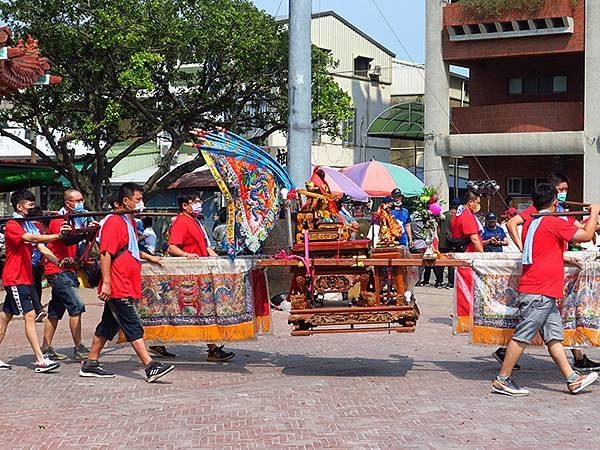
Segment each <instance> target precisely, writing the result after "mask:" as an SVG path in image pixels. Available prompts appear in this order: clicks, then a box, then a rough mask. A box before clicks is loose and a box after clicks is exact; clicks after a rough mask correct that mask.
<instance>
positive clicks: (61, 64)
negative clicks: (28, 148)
mask: <svg viewBox="0 0 600 450" xmlns="http://www.w3.org/2000/svg"><path fill="white" fill-rule="evenodd" d="M0 18H1V19H2V20H3V21H4V22H5V23H6V25H8V26H10V27H11V28H12V29H13V32H14V34H15V36H16V37H22V36H26V35H31V36H34V37H35V38H36V39H38V40H39V45H40V49H41V51H42V53H43V54H44V55H45V56H48V57H49V58H50V60H51V64H52V71H53V73H56V74H59V75H61V76H63V78H64V80H63V82H62V83H61V84H60V85H56V86H49V87H44V88H35V89H28V90H25V91H23V92H20V93H18V94H16V95H14V96H12V97H11V98H10V99H9V100H10V102H11V104H12V105H13V107H12V109H10V110H7V109H0V121H3V122H6V121H13V122H17V123H20V124H23V125H24V126H25V127H26V128H29V129H33V130H36V131H37V132H38V134H39V135H40V136H43V137H45V138H46V139H47V140H48V142H49V143H50V145H51V147H52V149H53V150H54V152H55V153H56V159H57V160H58V161H60V162H61V163H62V166H61V168H60V171H61V173H62V174H63V175H65V176H66V177H67V178H68V179H69V180H70V181H71V182H72V183H73V185H74V186H75V187H77V188H79V189H81V190H83V191H84V192H86V193H87V194H88V195H90V196H91V195H94V196H96V200H97V199H98V197H99V196H100V193H101V191H102V189H103V187H105V186H106V185H107V184H108V180H109V178H110V176H111V173H112V170H113V167H114V165H115V164H116V163H117V162H118V161H119V160H121V159H122V158H123V157H125V156H126V155H127V154H128V153H130V152H132V151H133V150H134V149H135V148H137V147H138V146H139V145H141V144H143V143H144V142H150V141H153V140H154V139H155V137H156V135H157V133H161V132H165V133H167V134H168V136H170V138H171V140H172V146H171V150H170V151H169V152H168V153H167V155H166V156H165V157H164V158H163V159H162V160H161V161H160V163H159V166H158V170H157V172H156V173H155V175H154V176H153V177H151V178H150V180H149V181H148V183H147V185H146V190H147V191H149V192H150V193H152V192H155V191H157V190H160V189H162V188H163V187H164V186H165V185H166V184H168V183H169V182H170V177H173V176H176V175H178V174H177V173H173V172H172V173H170V174H169V175H168V176H164V175H166V174H167V173H169V171H170V163H171V161H172V159H173V157H174V155H175V153H176V150H177V149H178V148H179V147H180V146H181V145H182V144H183V143H184V142H185V141H187V140H188V138H189V131H190V130H191V129H192V128H205V129H213V128H215V127H217V126H222V127H225V128H228V129H231V130H233V131H236V132H241V133H243V132H245V131H252V132H253V134H256V136H257V139H258V140H259V141H260V140H261V139H264V137H265V136H267V135H268V134H270V133H272V132H274V131H278V130H285V129H286V128H287V110H288V104H287V64H288V55H287V48H288V36H287V32H286V30H285V27H283V26H282V25H281V24H279V23H278V22H276V21H275V19H274V18H273V17H271V16H269V15H267V14H265V13H264V12H262V11H260V10H258V9H257V8H256V7H255V6H254V5H253V4H252V2H251V1H250V0H203V1H195V0H111V1H110V2H106V1H103V0H6V1H3V2H0ZM315 51H320V50H318V49H315ZM318 56H319V57H318V58H317V57H316V58H314V59H315V61H314V62H315V64H314V65H313V71H314V86H313V94H314V95H315V98H314V106H315V119H321V120H322V122H320V123H321V124H322V129H323V130H324V132H325V133H328V134H331V135H335V134H337V133H338V132H339V124H340V123H341V121H343V120H345V119H347V118H348V117H349V116H350V114H351V107H350V98H349V97H348V95H347V94H345V93H344V92H343V91H342V90H341V89H340V88H339V86H338V85H337V84H336V83H335V82H334V80H333V78H332V77H331V76H330V75H329V74H328V72H327V71H328V69H329V68H331V67H333V66H334V65H335V64H334V61H332V59H331V57H330V56H329V55H325V56H326V57H325V56H324V55H322V54H321V55H318ZM317 85H318V88H317ZM55 131H57V132H58V133H55ZM0 133H3V131H0ZM58 136H60V138H59V137H58ZM9 137H10V136H9ZM124 141H127V142H133V144H132V145H130V146H129V147H128V148H127V149H126V150H124V151H123V152H122V153H121V154H120V155H118V156H117V157H116V158H114V159H110V160H109V158H108V156H107V155H108V153H109V150H110V149H111V148H112V147H113V146H114V145H115V144H117V143H121V142H124ZM75 143H81V144H83V145H85V146H86V147H87V148H89V149H90V152H91V153H90V155H89V156H88V157H86V158H85V159H84V161H83V162H84V164H83V169H82V170H81V171H78V170H76V169H75V167H74V164H73V159H74V150H73V146H74V144H75ZM38 155H39V156H40V157H41V158H43V154H41V153H38ZM46 162H50V161H46ZM201 162H202V161H201V160H199V159H198V160H195V161H194V163H193V164H195V167H197V166H198V165H200V164H201ZM195 167H194V166H192V165H189V166H186V167H185V168H187V169H188V170H193V169H194V168H195ZM163 176H164V177H163ZM159 180H160V182H159Z"/></svg>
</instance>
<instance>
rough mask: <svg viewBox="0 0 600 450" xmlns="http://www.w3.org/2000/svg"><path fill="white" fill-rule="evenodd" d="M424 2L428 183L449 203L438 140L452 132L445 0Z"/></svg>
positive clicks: (425, 162) (445, 166) (444, 160)
mask: <svg viewBox="0 0 600 450" xmlns="http://www.w3.org/2000/svg"><path fill="white" fill-rule="evenodd" d="M425 4H426V11H425V14H426V15H425V23H426V27H425V28H426V33H425V42H426V55H425V56H426V57H425V152H424V155H423V166H424V171H425V184H427V185H431V186H436V187H438V188H439V191H440V198H441V199H442V200H444V201H445V202H446V204H448V201H449V192H448V158H441V157H440V156H438V154H437V145H438V142H440V140H441V138H442V136H447V135H448V134H449V133H450V121H449V118H448V115H449V113H450V97H449V90H450V76H449V69H448V64H446V63H445V62H444V60H443V58H442V27H443V15H442V13H443V2H441V1H440V0H427V1H426V2H425Z"/></svg>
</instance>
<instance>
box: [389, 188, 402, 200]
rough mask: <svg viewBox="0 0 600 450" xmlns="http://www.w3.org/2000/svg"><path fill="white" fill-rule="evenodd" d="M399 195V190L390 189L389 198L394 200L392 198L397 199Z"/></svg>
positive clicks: (400, 193) (400, 192)
mask: <svg viewBox="0 0 600 450" xmlns="http://www.w3.org/2000/svg"><path fill="white" fill-rule="evenodd" d="M399 195H402V191H401V190H400V189H398V188H394V189H392V192H391V194H390V197H392V198H394V197H398V196H399Z"/></svg>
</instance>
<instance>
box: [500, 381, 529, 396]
mask: <svg viewBox="0 0 600 450" xmlns="http://www.w3.org/2000/svg"><path fill="white" fill-rule="evenodd" d="M492 391H494V392H497V393H498V394H503V395H509V396H511V397H526V396H527V395H529V391H528V390H527V389H523V388H522V387H520V386H519V385H518V384H517V383H516V382H515V381H514V380H513V379H512V377H508V380H506V381H500V380H498V378H496V379H495V380H494V381H492Z"/></svg>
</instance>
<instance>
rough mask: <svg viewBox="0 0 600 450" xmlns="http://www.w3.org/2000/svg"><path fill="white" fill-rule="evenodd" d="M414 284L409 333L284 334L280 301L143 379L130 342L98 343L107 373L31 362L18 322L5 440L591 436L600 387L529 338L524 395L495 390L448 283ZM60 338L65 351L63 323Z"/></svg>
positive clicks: (1, 427) (252, 442) (6, 393)
mask: <svg viewBox="0 0 600 450" xmlns="http://www.w3.org/2000/svg"><path fill="white" fill-rule="evenodd" d="M417 293H418V300H419V304H420V307H421V311H422V318H421V320H420V322H419V324H418V330H417V332H416V333H414V334H411V335H407V334H394V335H381V334H353V335H350V334H345V335H336V336H326V337H325V336H316V337H309V338H302V337H294V338H292V337H290V336H289V334H288V328H287V324H286V317H285V314H283V313H277V314H276V315H275V322H276V324H275V325H276V330H275V333H274V334H273V335H272V336H268V337H262V338H260V339H258V340H257V341H254V342H244V343H238V344H232V345H230V346H229V347H230V348H232V349H234V350H235V351H236V353H237V356H236V358H235V359H234V360H232V361H231V362H230V363H227V364H213V363H208V362H206V361H205V360H204V349H203V348H202V346H198V347H191V346H178V347H174V348H173V350H175V351H176V352H177V353H178V354H179V357H178V358H177V360H176V362H177V367H176V371H175V372H173V373H172V374H171V376H168V377H165V379H164V381H163V382H159V383H156V384H147V383H146V382H145V381H144V379H143V374H142V370H141V366H140V364H139V363H138V361H137V359H136V357H135V356H134V354H133V352H132V350H131V349H130V348H128V347H114V348H110V349H108V351H107V352H106V355H105V357H104V361H105V363H106V365H107V366H109V367H110V368H111V369H114V370H116V371H117V373H118V376H117V378H114V379H108V380H89V379H83V378H79V377H78V376H77V370H78V365H77V364H76V363H75V362H66V363H65V364H64V365H63V366H62V367H61V369H60V371H59V372H58V373H55V374H35V373H34V372H33V371H32V370H31V365H30V364H31V361H32V357H31V356H30V354H31V351H30V350H29V348H28V346H27V345H26V342H25V338H24V336H23V330H22V322H19V321H17V322H14V323H12V324H11V327H10V329H9V331H8V334H7V336H6V339H5V342H4V344H3V345H2V346H1V347H0V357H2V358H3V359H4V360H6V361H8V362H10V363H11V364H13V365H14V366H15V367H14V368H13V370H11V371H5V372H0V382H1V384H2V413H1V414H0V417H1V418H0V433H1V439H0V446H1V447H3V448H14V447H40V448H42V447H43V448H50V447H83V448H114V447H119V448H124V447H128V448H148V447H155V448H158V447H160V448H163V447H168V448H175V447H204V448H206V447H211V448H265V447H266V448H273V447H285V448H307V447H308V448H322V447H326V448H400V447H402V448H465V447H476V448H509V447H510V448H513V447H514V448H516V447H519V448H521V447H529V448H533V447H539V448H548V447H577V448H598V447H600V439H599V438H598V432H599V427H598V425H597V423H598V420H599V419H600V399H599V398H598V394H599V393H600V386H596V387H592V389H591V390H590V391H589V392H587V393H585V394H582V395H580V396H577V397H575V396H570V395H568V394H566V393H565V390H564V388H565V386H564V384H563V380H562V379H561V377H560V375H559V374H558V372H557V370H556V369H555V368H554V366H553V364H552V362H551V361H550V359H549V358H548V357H546V356H544V354H543V352H541V351H537V350H536V351H531V352H529V354H528V355H527V356H526V357H525V358H524V359H523V361H522V365H523V366H524V368H523V369H522V370H521V371H520V372H519V373H518V374H517V376H518V380H519V381H520V382H521V384H523V385H525V386H527V387H529V388H531V389H532V391H533V392H532V395H531V396H530V397H527V398H520V399H512V398H506V397H502V396H498V395H494V394H491V393H490V379H491V378H492V377H493V375H494V373H495V370H496V369H497V364H496V363H495V361H493V360H492V358H491V357H490V354H491V349H488V348H482V347H472V346H468V345H466V338H465V337H454V336H452V334H451V329H450V323H451V321H450V317H449V315H450V312H451V296H450V293H449V291H442V290H436V289H421V290H420V291H418V292H417ZM46 295H47V293H46ZM84 296H85V297H86V299H87V304H88V312H87V313H86V315H85V316H84V319H85V322H84V330H85V336H86V341H87V342H88V343H89V341H90V339H91V333H92V330H93V327H94V326H95V324H96V321H97V319H98V318H99V315H100V311H101V305H100V303H99V302H98V301H97V300H96V299H94V295H93V292H92V291H84ZM40 333H41V325H40ZM56 344H57V345H56V346H57V348H59V349H60V350H65V351H69V352H70V351H71V347H70V345H69V337H68V331H67V328H66V323H62V324H61V328H60V331H59V334H58V336H57V340H56ZM590 355H591V356H592V357H596V358H598V357H600V351H598V350H592V351H591V352H590Z"/></svg>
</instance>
